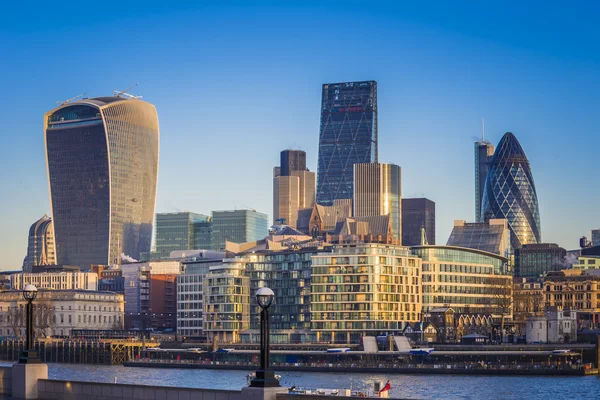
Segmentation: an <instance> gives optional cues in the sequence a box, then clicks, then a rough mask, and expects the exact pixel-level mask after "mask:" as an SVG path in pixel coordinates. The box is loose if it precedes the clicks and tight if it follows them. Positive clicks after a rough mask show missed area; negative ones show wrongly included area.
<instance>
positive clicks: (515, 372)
mask: <svg viewBox="0 0 600 400" xmlns="http://www.w3.org/2000/svg"><path fill="white" fill-rule="evenodd" d="M123 365H124V366H125V367H137V368H168V369H213V370H243V371H255V370H256V368H257V366H256V365H224V364H209V363H207V364H198V363H186V362H176V361H173V362H153V361H149V362H144V361H133V362H125V363H124V364H123ZM273 369H274V370H276V371H282V372H336V373H374V374H425V375H499V376H586V375H597V374H598V369H585V368H569V367H566V368H529V367H526V366H519V365H510V366H508V365H506V366H498V367H496V368H494V367H492V368H489V367H488V368H474V367H473V366H470V367H467V366H461V365H432V366H429V365H419V366H414V367H392V366H390V367H387V366H381V367H347V366H335V365H331V366H325V365H322V366H318V365H277V366H273Z"/></svg>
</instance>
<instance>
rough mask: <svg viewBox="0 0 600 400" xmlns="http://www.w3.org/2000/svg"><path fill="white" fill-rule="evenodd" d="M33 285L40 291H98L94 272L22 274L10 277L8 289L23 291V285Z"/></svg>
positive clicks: (96, 276)
mask: <svg viewBox="0 0 600 400" xmlns="http://www.w3.org/2000/svg"><path fill="white" fill-rule="evenodd" d="M29 284H31V285H34V286H35V287H37V288H38V289H40V290H42V289H43V290H94V291H95V290H98V274H97V273H95V272H79V271H72V272H71V271H61V272H41V273H29V272H22V273H18V274H12V275H11V276H10V287H11V288H12V289H13V290H23V288H24V287H25V285H29Z"/></svg>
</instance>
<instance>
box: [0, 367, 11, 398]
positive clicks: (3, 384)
mask: <svg viewBox="0 0 600 400" xmlns="http://www.w3.org/2000/svg"><path fill="white" fill-rule="evenodd" d="M0 394H8V395H10V394H12V367H0Z"/></svg>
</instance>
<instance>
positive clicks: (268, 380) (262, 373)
mask: <svg viewBox="0 0 600 400" xmlns="http://www.w3.org/2000/svg"><path fill="white" fill-rule="evenodd" d="M250 387H281V385H280V384H279V381H278V380H277V378H275V372H273V371H271V370H269V369H264V370H263V369H259V370H258V371H256V378H254V379H252V381H250Z"/></svg>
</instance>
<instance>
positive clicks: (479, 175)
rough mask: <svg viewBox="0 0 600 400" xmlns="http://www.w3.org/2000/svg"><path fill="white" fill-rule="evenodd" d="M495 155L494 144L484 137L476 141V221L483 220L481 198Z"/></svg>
mask: <svg viewBox="0 0 600 400" xmlns="http://www.w3.org/2000/svg"><path fill="white" fill-rule="evenodd" d="M493 156H494V145H493V144H491V143H490V142H488V141H486V140H485V139H484V138H483V137H482V138H481V141H478V142H475V222H483V218H482V217H481V199H482V197H483V191H484V189H485V180H486V178H487V174H488V169H489V164H490V162H491V161H492V158H493Z"/></svg>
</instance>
